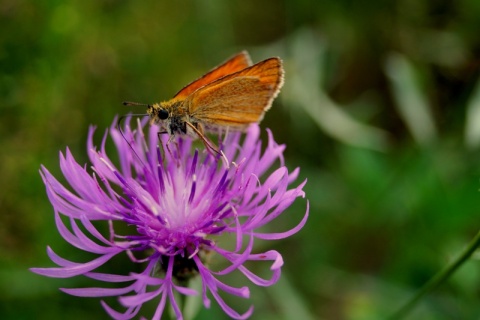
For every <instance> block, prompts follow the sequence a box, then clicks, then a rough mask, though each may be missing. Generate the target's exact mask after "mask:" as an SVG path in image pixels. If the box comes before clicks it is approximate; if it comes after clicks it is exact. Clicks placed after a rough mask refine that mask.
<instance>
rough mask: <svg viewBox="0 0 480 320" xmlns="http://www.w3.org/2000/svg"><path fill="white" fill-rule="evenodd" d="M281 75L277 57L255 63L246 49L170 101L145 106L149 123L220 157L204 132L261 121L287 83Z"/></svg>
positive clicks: (237, 127) (280, 61) (281, 70)
mask: <svg viewBox="0 0 480 320" xmlns="http://www.w3.org/2000/svg"><path fill="white" fill-rule="evenodd" d="M283 74H284V70H283V66H282V60H280V59H279V58H276V57H275V58H269V59H266V60H263V61H261V62H258V63H257V64H254V65H252V62H251V60H250V57H249V55H248V53H247V52H246V51H242V52H240V53H239V54H237V55H235V56H233V57H232V58H230V59H229V60H227V61H226V62H224V63H223V64H222V65H220V66H218V67H216V68H214V69H213V70H211V71H210V72H208V73H207V74H205V75H204V76H202V77H201V78H199V79H197V80H195V81H193V82H192V83H190V84H189V85H187V86H185V87H184V88H183V89H182V90H180V91H179V92H178V93H177V94H176V95H175V96H174V97H173V98H172V99H171V100H168V101H164V102H160V103H155V104H153V105H150V104H149V105H147V114H148V115H149V117H150V122H151V123H152V124H161V125H163V126H164V128H165V129H166V132H165V133H168V134H170V136H171V138H173V136H175V134H189V135H191V136H198V137H199V138H200V139H202V141H203V143H204V144H205V146H206V147H207V149H210V150H213V151H215V152H216V153H219V152H218V150H217V149H216V148H215V147H214V146H212V144H211V143H210V142H209V141H208V140H207V138H206V137H205V135H204V132H205V131H209V132H218V131H219V130H220V129H222V128H232V129H243V128H246V127H247V126H248V125H249V124H251V123H255V122H260V121H261V120H262V118H263V116H264V114H265V112H266V111H267V110H268V109H270V107H271V105H272V101H273V99H274V98H275V97H276V96H277V95H278V92H279V91H280V88H281V87H282V85H283ZM124 104H125V105H140V104H138V103H134V102H124Z"/></svg>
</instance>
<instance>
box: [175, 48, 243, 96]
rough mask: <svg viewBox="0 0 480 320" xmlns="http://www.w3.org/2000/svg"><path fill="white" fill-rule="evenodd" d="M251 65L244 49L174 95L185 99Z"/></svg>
mask: <svg viewBox="0 0 480 320" xmlns="http://www.w3.org/2000/svg"><path fill="white" fill-rule="evenodd" d="M251 65H252V61H251V60H250V56H249V55H248V53H247V52H246V51H242V52H240V53H238V54H237V55H235V56H233V57H231V58H230V59H228V60H227V61H225V62H224V63H223V64H221V65H219V66H217V67H215V68H214V69H212V70H211V71H210V72H208V73H206V74H205V75H203V76H202V77H200V78H199V79H197V80H195V81H193V82H192V83H190V84H188V85H186V86H185V87H183V89H182V90H180V91H179V92H178V93H177V94H176V95H175V96H174V98H178V99H185V98H186V97H188V96H189V95H190V94H192V93H193V92H194V91H195V90H197V89H198V88H201V87H203V86H205V85H207V84H209V83H211V82H213V81H215V80H217V79H219V78H222V77H224V76H226V75H229V74H232V73H235V72H237V71H240V70H243V69H245V68H247V67H249V66H251Z"/></svg>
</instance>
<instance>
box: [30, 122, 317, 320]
mask: <svg viewBox="0 0 480 320" xmlns="http://www.w3.org/2000/svg"><path fill="white" fill-rule="evenodd" d="M126 123H127V125H125V127H124V129H123V132H124V135H125V138H124V137H123V136H122V135H121V132H120V131H119V130H118V128H116V126H115V125H112V127H111V128H110V137H111V138H112V140H113V142H114V144H115V147H116V149H117V152H118V158H119V161H118V163H119V165H118V166H117V165H115V164H114V162H113V161H112V160H111V159H110V158H109V157H108V156H107V154H106V149H105V144H106V141H107V137H108V132H106V133H105V135H104V138H103V141H102V144H101V147H100V150H97V149H96V147H94V144H93V134H94V131H95V128H94V127H91V128H90V131H89V138H88V155H89V158H90V161H91V163H92V165H91V170H88V169H87V168H86V166H81V165H80V164H78V163H77V162H76V161H75V159H74V158H73V155H72V154H71V153H70V151H69V150H68V149H67V151H66V153H65V155H64V154H62V153H60V167H61V170H62V172H63V174H64V176H65V179H66V181H67V182H68V183H69V184H70V187H71V189H67V188H66V187H64V186H63V185H62V184H60V183H59V181H58V180H57V179H55V178H54V177H53V176H52V175H51V174H50V172H49V171H48V170H47V169H46V168H45V167H43V166H42V169H41V175H42V178H43V181H44V183H45V186H46V189H47V194H48V197H49V199H50V202H51V203H52V205H53V207H54V209H55V221H56V224H57V228H58V231H59V232H60V234H61V235H62V237H63V238H64V239H65V240H66V241H67V242H68V243H70V244H71V245H73V246H74V247H76V248H78V249H80V250H84V251H87V252H91V253H93V254H96V255H98V257H97V258H95V259H94V260H92V261H89V262H86V263H77V262H72V261H68V260H65V259H63V258H61V257H59V256H58V255H57V254H56V253H55V252H53V250H52V249H51V248H50V247H48V248H47V252H48V255H49V257H50V259H51V260H52V261H53V262H54V263H56V264H57V265H58V266H59V267H57V268H32V269H31V270H32V271H33V272H35V273H38V274H41V275H44V276H48V277H55V278H68V277H73V276H77V275H83V276H86V277H89V278H92V279H95V280H99V281H103V282H109V283H125V284H124V285H123V286H122V287H120V288H76V289H66V288H62V289H61V290H62V291H64V292H66V293H68V294H71V295H74V296H80V297H108V296H118V297H119V301H120V303H121V304H122V305H123V306H124V307H125V308H126V310H124V311H123V313H122V312H118V311H115V310H114V309H112V308H111V307H110V306H109V305H107V304H106V303H105V302H104V301H102V305H103V307H104V308H105V310H106V311H107V312H108V314H109V315H110V316H111V317H113V318H116V319H130V318H132V317H134V316H135V315H136V314H137V313H138V312H139V310H140V308H141V306H142V304H143V303H145V302H147V301H149V300H151V299H154V298H157V297H159V298H158V299H159V303H158V307H157V308H156V312H155V314H154V315H153V317H152V318H153V319H160V318H161V316H162V313H163V311H164V309H165V305H166V303H167V300H168V302H169V304H171V306H172V310H173V311H174V313H175V316H176V317H177V318H179V319H180V318H182V311H181V309H182V308H181V306H179V303H178V302H177V301H176V297H178V295H179V294H180V295H186V296H191V295H197V294H199V293H197V291H196V290H194V289H192V288H189V287H188V286H187V285H188V280H189V279H190V278H192V277H194V276H200V278H201V283H202V289H201V297H202V299H203V304H204V305H205V306H206V307H207V308H208V307H209V306H210V298H209V297H213V298H214V299H215V301H216V302H217V303H218V304H219V305H220V307H221V308H222V309H223V310H224V311H225V312H226V313H227V314H228V315H229V316H230V317H232V318H238V319H243V318H247V317H249V316H250V315H251V314H252V312H253V307H250V308H249V309H248V310H247V311H246V312H245V313H243V314H240V313H238V312H236V311H235V310H233V309H232V308H231V307H229V306H228V305H227V304H226V303H225V301H224V300H223V299H222V298H221V296H220V294H219V293H220V291H223V292H226V293H228V294H231V295H234V296H238V297H242V298H249V294H250V293H249V289H248V287H241V288H236V287H232V286H229V285H227V284H226V283H224V282H222V281H221V278H222V276H224V275H226V274H228V273H230V272H232V271H234V270H238V271H240V272H241V273H242V274H243V275H244V276H245V277H246V278H247V279H248V280H250V281H251V282H252V283H253V284H255V285H258V286H270V285H272V284H274V283H275V282H276V281H277V280H278V279H279V277H280V272H281V267H282V265H283V259H282V256H281V255H280V253H278V252H277V251H275V250H270V251H267V252H262V253H254V251H253V244H254V241H255V240H256V239H264V240H277V239H283V238H286V237H289V236H290V235H292V234H294V233H296V232H298V231H299V230H300V229H301V228H302V227H303V226H304V224H305V222H306V220H307V217H308V202H307V209H306V212H305V214H304V215H303V219H301V221H300V223H299V224H298V225H297V226H296V227H294V228H293V229H290V230H288V231H284V232H279V233H268V232H267V231H265V230H267V229H266V228H264V229H262V231H259V229H260V228H262V227H264V226H266V225H270V224H271V222H272V221H273V220H275V219H276V218H277V217H278V216H279V215H281V214H282V212H284V210H285V209H286V208H287V207H289V206H290V205H291V204H292V203H293V201H294V200H295V199H296V198H297V197H304V196H305V194H304V192H303V190H302V188H303V186H304V185H305V182H306V181H304V182H302V183H301V184H300V185H299V186H297V187H294V188H292V189H288V186H289V185H290V184H291V183H292V182H293V181H294V180H295V179H296V178H297V176H298V172H299V170H298V168H297V169H295V170H294V171H293V172H291V173H289V172H288V170H287V168H286V167H285V166H284V160H283V150H284V148H285V147H284V146H283V145H278V144H276V143H275V141H274V140H273V137H272V133H271V132H270V131H267V132H268V145H267V147H266V150H265V151H264V152H263V153H262V151H261V143H260V141H259V133H260V129H259V127H258V126H257V125H252V126H250V127H249V129H248V131H247V132H246V134H245V137H244V139H243V140H242V139H241V137H242V134H240V133H233V134H229V135H228V136H227V137H226V138H225V139H224V141H223V142H221V145H220V148H221V150H223V152H224V153H225V155H226V157H227V159H229V160H230V161H231V163H230V165H229V166H228V167H227V165H226V164H225V163H224V162H222V160H220V159H221V158H220V157H218V156H213V155H211V154H209V153H208V152H206V151H205V150H204V149H203V148H202V151H198V150H197V149H195V150H193V146H192V140H191V139H190V138H188V137H179V138H178V139H177V140H176V142H175V143H169V144H168V145H167V139H168V137H165V136H162V137H161V138H160V140H159V138H158V127H156V126H149V128H148V129H146V131H148V133H147V135H148V136H147V137H145V135H144V127H145V123H146V121H138V122H137V123H138V128H137V129H136V130H133V131H132V130H131V128H130V127H129V125H128V123H130V119H128V121H127V122H126ZM241 141H243V142H241ZM163 149H165V150H163ZM278 162H279V163H280V167H279V168H278V169H272V166H274V164H276V163H277V165H278ZM272 171H273V172H272ZM267 172H271V173H269V174H267ZM70 190H74V192H71V191H70ZM61 215H63V216H65V217H66V218H65V219H62V218H61ZM67 220H68V221H69V225H70V227H67V226H66V224H65V222H66V221H67ZM96 220H100V221H106V222H107V225H108V230H109V232H107V233H109V234H108V235H104V234H102V233H101V232H100V229H102V230H103V229H104V228H99V227H103V226H102V225H101V223H100V222H97V221H96ZM299 220H300V219H299ZM270 228H271V227H270V226H269V227H268V230H269V229H270ZM224 234H233V235H234V238H235V239H236V240H235V248H232V249H231V250H228V249H225V248H222V247H221V245H222V244H223V242H222V241H217V240H218V239H220V236H222V235H224ZM122 253H126V254H127V255H128V257H129V258H130V260H131V261H132V263H134V264H138V265H139V266H140V267H141V270H143V271H141V272H140V273H136V272H131V273H130V274H128V275H115V274H106V273H99V272H94V270H95V269H97V268H99V267H100V266H102V265H103V264H105V263H106V262H107V261H109V260H110V259H112V258H113V257H115V256H116V255H118V254H122ZM212 254H216V255H217V256H219V257H221V258H223V259H224V260H225V261H226V263H227V267H225V268H224V269H221V270H212V268H211V266H210V265H209V258H210V257H211V256H212ZM248 261H270V270H271V276H270V277H269V279H263V278H261V277H259V276H258V275H256V274H254V273H253V272H251V271H250V270H248V269H247V268H246V267H245V265H244V264H245V263H246V262H248ZM136 268H138V266H137V267H136ZM135 270H138V269H135Z"/></svg>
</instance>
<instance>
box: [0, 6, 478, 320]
mask: <svg viewBox="0 0 480 320" xmlns="http://www.w3.org/2000/svg"><path fill="white" fill-rule="evenodd" d="M479 30H480V1H477V0H461V1H448V0H436V1H435V0H430V1H413V0H397V1H381V0H372V1H347V0H330V1H316V0H299V1H294V0H285V1H275V0H265V1H258V0H243V1H219V0H202V1H200V0H197V1H186V0H185V1H114V0H97V1H91V0H90V1H79V0H77V1H25V0H1V1H0V68H1V69H0V108H1V109H0V111H1V113H0V115H1V118H0V121H1V123H0V143H1V149H0V150H1V152H0V180H1V181H2V192H1V193H0V245H1V255H0V318H2V319H57V318H58V319H61V318H67V317H68V318H69V319H85V318H87V317H88V318H89V319H105V318H107V316H106V314H105V312H104V311H103V309H102V308H101V306H100V303H99V300H98V299H88V298H74V297H70V296H68V295H66V294H63V293H61V292H60V291H58V287H77V286H87V285H92V283H89V282H87V281H85V280H84V279H83V278H82V277H77V278H73V279H49V278H45V277H40V276H37V275H34V274H32V273H30V272H29V271H28V270H27V268H29V267H33V266H35V267H40V266H53V263H52V262H50V261H49V260H48V258H47V256H46V253H45V248H46V245H47V244H48V245H52V247H53V248H54V249H55V250H56V252H58V253H59V254H60V255H62V256H64V257H66V258H69V259H72V260H76V261H86V260H82V259H84V256H82V255H81V253H77V252H76V251H75V250H73V249H72V248H71V247H70V246H69V245H67V244H66V243H65V242H64V241H63V240H62V239H61V237H60V236H59V235H58V232H57V231H56V229H55V226H54V221H53V211H52V208H51V206H50V204H49V202H48V200H47V196H46V194H45V188H44V186H43V184H42V182H41V179H40V176H39V174H38V170H39V166H40V164H44V165H45V166H46V167H47V168H48V169H49V170H50V171H51V172H52V173H53V174H54V175H55V176H57V177H61V175H60V170H59V163H58V152H59V150H61V151H64V150H65V148H66V147H67V146H68V147H69V148H70V149H71V150H72V152H73V154H74V155H75V157H76V159H77V161H78V162H79V163H86V161H87V159H86V151H85V149H86V145H85V141H86V135H87V130H88V126H89V125H90V124H95V125H97V126H98V128H99V129H98V131H97V133H98V134H97V141H98V139H99V138H100V136H101V134H103V132H104V130H105V128H106V127H107V126H109V125H110V124H111V122H112V119H113V117H114V116H115V115H118V114H125V113H127V112H131V111H133V112H138V110H136V109H135V108H133V107H124V106H122V105H121V102H122V101H124V100H132V101H138V102H146V103H152V102H158V101H160V100H166V99H168V98H170V97H171V96H172V95H173V94H174V93H175V92H177V91H178V90H179V89H180V88H181V87H183V86H184V85H186V84H187V83H188V82H189V81H191V80H193V79H195V78H197V77H198V76H200V75H201V74H203V73H204V72H206V71H207V70H209V69H210V68H212V67H213V66H215V65H217V64H218V63H220V62H222V61H224V60H225V59H226V58H228V57H229V56H231V55H232V54H235V53H236V52H238V51H240V50H243V49H247V50H248V51H249V52H250V54H251V55H252V58H253V60H254V61H255V62H256V61H259V60H262V59H265V58H267V57H270V56H280V57H282V58H283V60H284V62H285V68H286V72H287V74H286V82H285V86H284V89H283V90H282V93H281V94H280V97H279V99H277V100H276V102H275V104H274V107H273V108H272V109H271V110H270V111H269V112H268V114H267V115H266V117H265V120H264V121H263V122H262V127H264V128H266V127H269V128H271V129H272V131H273V133H274V135H275V138H276V140H277V141H278V142H279V143H285V144H286V145H287V150H286V160H287V164H288V166H289V168H290V169H292V170H293V168H295V167H297V166H300V167H301V179H304V178H308V184H307V186H306V187H305V190H306V192H307V197H308V199H309V200H310V204H311V210H310V218H309V221H308V223H307V225H306V227H305V228H304V229H303V230H302V231H301V232H300V233H298V234H297V235H295V236H293V237H292V238H290V239H287V240H284V241H281V242H265V243H258V247H257V250H258V251H259V250H267V249H276V250H279V251H280V252H282V253H283V255H284V260H285V266H284V272H283V277H282V280H281V281H280V282H279V283H278V284H277V285H275V286H274V287H270V288H255V287H253V286H252V298H251V301H249V302H253V304H254V305H255V313H254V316H253V317H252V318H253V319H293V318H295V319H382V318H384V317H386V316H387V315H389V314H391V313H392V312H394V311H395V310H396V309H397V308H399V307H400V306H401V305H402V303H404V302H405V301H406V300H407V299H408V298H409V297H411V296H412V295H413V294H414V293H415V291H416V290H417V289H418V288H419V287H420V286H422V284H424V283H425V282H426V281H427V280H428V279H430V278H431V277H432V276H433V275H434V274H435V273H436V272H438V271H439V270H440V269H441V268H442V267H443V266H445V265H446V264H447V263H448V262H450V261H452V259H454V258H455V257H456V256H457V255H458V253H459V252H460V251H461V250H462V249H463V248H464V247H465V245H466V244H467V243H468V241H469V240H470V239H471V238H472V237H473V236H474V234H475V233H476V232H477V230H478V229H479V228H480V221H479V217H480V194H479V188H480V179H479V178H480V153H479V147H480V84H479V82H478V80H479V78H478V76H479V69H480V59H479V57H480V37H479V36H478V32H479ZM132 109H134V110H132ZM140 112H143V109H142V110H141V111H140ZM299 181H300V179H299ZM304 210H305V201H304V200H298V201H297V202H296V203H295V205H294V206H293V207H292V208H290V209H289V212H288V213H286V214H285V215H286V216H287V218H286V219H285V218H284V219H283V220H282V222H280V223H277V225H273V226H271V227H272V230H277V231H281V230H286V229H287V228H288V226H293V225H295V224H296V223H297V222H298V221H299V220H300V219H301V217H302V214H303V212H304ZM275 227H277V228H275ZM117 268H118V266H117ZM125 272H128V269H125ZM234 281H237V283H238V282H239V281H241V280H235V279H234ZM230 303H231V304H232V305H233V306H234V307H235V308H236V309H237V310H239V311H241V312H243V311H244V310H246V306H247V305H248V302H247V303H246V302H245V301H241V302H237V301H234V300H230ZM142 314H144V315H149V314H151V313H149V311H148V306H147V309H145V310H144V312H142ZM479 317H480V263H479V261H478V256H477V259H476V258H475V256H474V257H473V259H471V260H470V261H468V262H467V263H465V264H464V265H463V266H462V268H461V269H459V270H458V272H457V273H455V274H454V276H453V277H451V278H450V279H449V281H448V282H446V283H444V284H443V285H442V286H441V287H440V288H438V289H437V290H435V291H434V292H432V293H431V294H429V295H428V296H427V297H426V298H425V299H423V300H422V302H421V303H420V304H419V305H418V307H417V308H416V309H415V310H414V312H413V313H412V314H411V317H410V318H409V319H478V318H479ZM212 318H214V319H223V318H226V316H225V315H224V314H223V312H221V311H220V310H219V308H218V306H217V305H215V304H214V303H212V308H211V310H202V311H201V312H200V314H199V315H198V317H197V319H212Z"/></svg>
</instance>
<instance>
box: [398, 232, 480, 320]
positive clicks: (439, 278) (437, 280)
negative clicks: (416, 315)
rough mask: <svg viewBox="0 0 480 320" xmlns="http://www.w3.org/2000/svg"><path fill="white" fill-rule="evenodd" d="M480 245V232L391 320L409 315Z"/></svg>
mask: <svg viewBox="0 0 480 320" xmlns="http://www.w3.org/2000/svg"><path fill="white" fill-rule="evenodd" d="M479 245H480V231H479V232H478V233H477V234H476V235H475V237H474V238H473V239H472V241H470V243H469V244H468V246H467V247H466V248H465V250H464V251H463V252H462V254H461V255H460V256H459V257H458V258H457V259H456V260H454V261H453V262H452V263H451V264H450V265H447V266H446V267H445V268H444V269H443V270H441V271H440V272H439V273H437V274H436V275H435V276H434V277H433V278H432V279H430V281H428V282H427V283H426V284H425V285H424V286H423V287H422V288H421V289H420V290H418V292H417V294H415V295H414V296H413V297H412V298H411V299H410V300H409V301H408V302H407V303H406V304H405V305H404V306H403V307H401V308H400V309H399V310H398V311H397V312H396V313H394V314H393V316H392V317H391V318H390V319H391V320H400V319H403V318H404V317H405V316H407V315H408V313H409V312H410V311H412V310H413V308H414V307H415V306H416V305H417V303H418V302H419V301H420V299H422V298H423V296H424V295H425V294H427V293H428V292H430V291H432V290H433V289H435V288H436V287H438V286H439V285H440V284H442V283H443V282H444V281H445V280H446V279H448V277H450V275H451V274H452V273H453V272H454V271H455V270H457V269H458V267H460V266H461V265H462V264H463V263H464V262H465V261H466V260H467V259H468V258H470V256H471V255H472V253H474V252H475V249H477V247H478V246H479Z"/></svg>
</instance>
